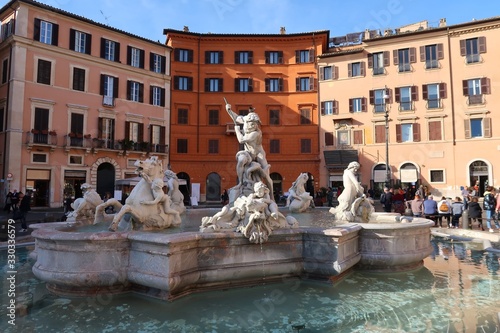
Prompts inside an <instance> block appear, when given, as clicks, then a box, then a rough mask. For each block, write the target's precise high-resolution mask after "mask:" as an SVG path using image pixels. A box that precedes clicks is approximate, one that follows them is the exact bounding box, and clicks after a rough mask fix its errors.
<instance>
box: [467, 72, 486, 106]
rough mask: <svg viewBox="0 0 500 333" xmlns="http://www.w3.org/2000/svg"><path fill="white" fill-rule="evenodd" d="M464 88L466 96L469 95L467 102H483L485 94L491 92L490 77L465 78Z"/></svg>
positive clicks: (470, 103) (471, 103)
mask: <svg viewBox="0 0 500 333" xmlns="http://www.w3.org/2000/svg"><path fill="white" fill-rule="evenodd" d="M462 89H463V94H464V96H468V100H467V103H468V104H469V105H475V104H483V103H484V100H483V95H484V94H489V93H490V92H491V91H490V79H489V78H485V77H483V78H480V79H470V80H463V81H462Z"/></svg>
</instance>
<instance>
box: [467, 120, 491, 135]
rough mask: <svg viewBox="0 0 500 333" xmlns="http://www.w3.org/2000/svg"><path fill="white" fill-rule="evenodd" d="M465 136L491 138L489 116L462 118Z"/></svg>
mask: <svg viewBox="0 0 500 333" xmlns="http://www.w3.org/2000/svg"><path fill="white" fill-rule="evenodd" d="M464 128H465V138H466V139H471V138H491V118H488V117H484V118H471V119H465V120H464Z"/></svg>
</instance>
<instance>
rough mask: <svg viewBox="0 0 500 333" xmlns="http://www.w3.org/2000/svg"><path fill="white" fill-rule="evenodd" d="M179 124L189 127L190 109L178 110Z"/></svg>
mask: <svg viewBox="0 0 500 333" xmlns="http://www.w3.org/2000/svg"><path fill="white" fill-rule="evenodd" d="M177 124H179V125H187V124H188V109H183V108H181V109H177Z"/></svg>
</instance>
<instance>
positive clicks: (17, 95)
mask: <svg viewBox="0 0 500 333" xmlns="http://www.w3.org/2000/svg"><path fill="white" fill-rule="evenodd" d="M0 21H1V36H0V37H1V39H0V65H1V67H0V147H1V148H0V167H1V175H2V177H1V178H2V182H1V184H0V193H1V195H0V200H2V199H4V198H5V194H6V193H7V191H8V190H14V189H17V190H20V191H23V192H24V191H27V190H33V192H34V196H33V204H34V205H35V206H50V207H60V206H61V203H62V202H63V198H64V197H65V196H66V195H71V196H75V195H76V197H78V196H80V195H81V192H80V185H81V184H82V183H84V182H87V183H90V184H92V185H93V186H94V188H95V189H96V190H97V191H98V193H99V194H101V195H104V194H105V193H106V192H111V194H113V191H114V190H115V181H116V180H118V179H121V178H124V177H129V176H134V174H133V173H134V166H133V164H134V162H135V161H136V160H137V159H142V158H144V157H145V156H147V155H148V154H155V155H158V156H160V158H162V159H163V162H164V165H167V164H168V137H169V136H168V129H169V127H170V124H169V119H170V109H169V106H170V97H169V96H170V73H169V64H170V52H171V48H169V47H168V46H166V45H164V44H163V43H160V42H154V41H151V40H147V39H145V38H142V37H138V36H135V35H132V34H129V33H126V32H124V31H121V30H118V29H114V28H111V27H109V26H106V25H103V24H100V23H97V22H94V21H91V20H88V19H85V18H83V17H81V16H78V15H74V14H71V13H68V12H66V11H62V10H59V9H56V8H53V7H50V6H46V5H43V4H40V3H38V2H34V1H29V0H17V1H10V2H9V3H7V4H6V5H5V6H4V7H3V8H1V9H0ZM1 202H3V201H1Z"/></svg>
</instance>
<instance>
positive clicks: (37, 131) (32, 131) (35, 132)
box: [31, 128, 40, 134]
mask: <svg viewBox="0 0 500 333" xmlns="http://www.w3.org/2000/svg"><path fill="white" fill-rule="evenodd" d="M31 133H33V134H38V133H40V131H39V130H37V129H34V128H33V129H32V130H31Z"/></svg>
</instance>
